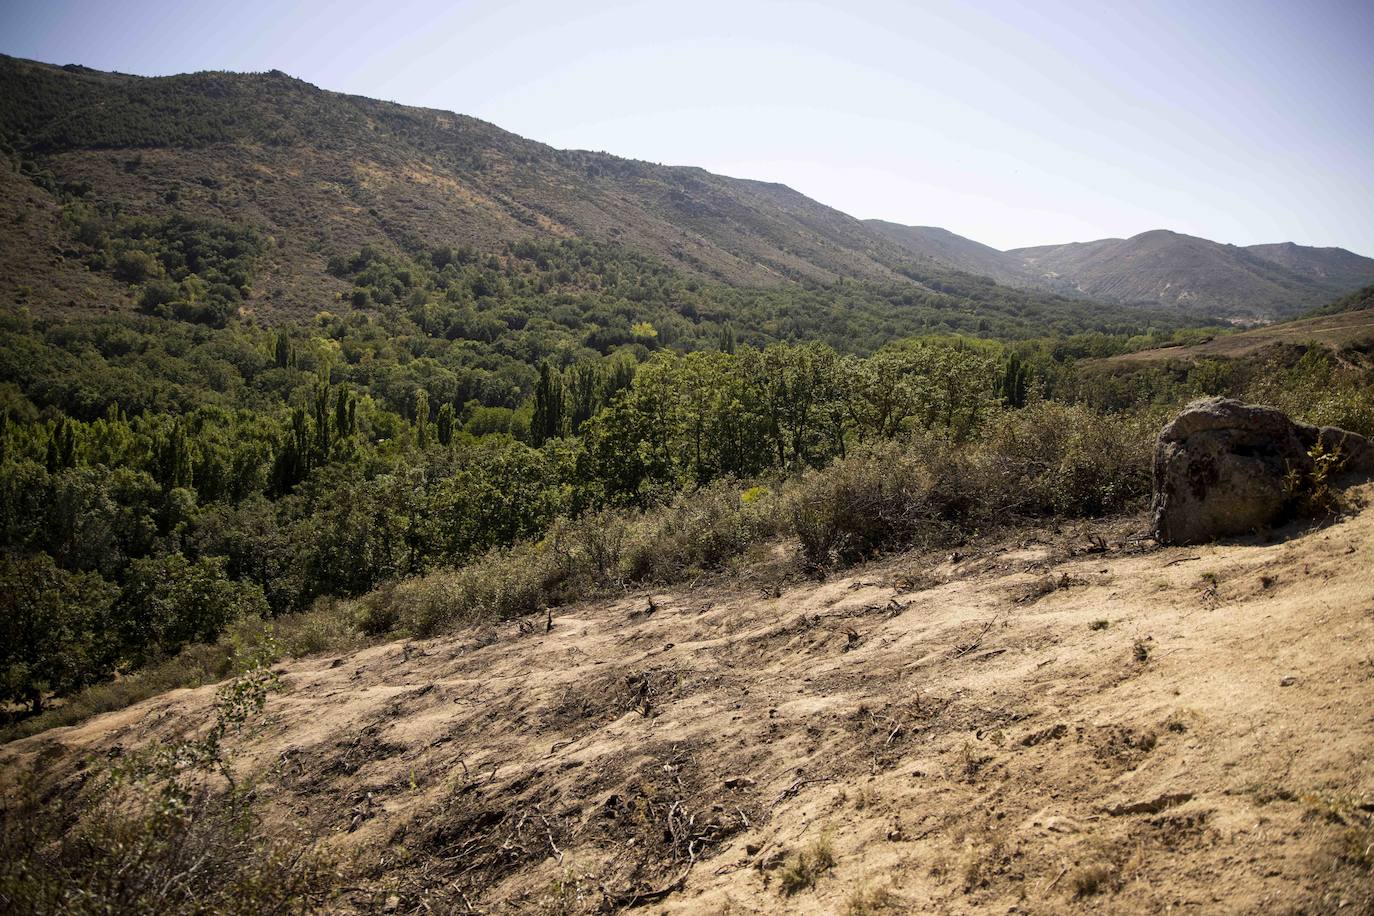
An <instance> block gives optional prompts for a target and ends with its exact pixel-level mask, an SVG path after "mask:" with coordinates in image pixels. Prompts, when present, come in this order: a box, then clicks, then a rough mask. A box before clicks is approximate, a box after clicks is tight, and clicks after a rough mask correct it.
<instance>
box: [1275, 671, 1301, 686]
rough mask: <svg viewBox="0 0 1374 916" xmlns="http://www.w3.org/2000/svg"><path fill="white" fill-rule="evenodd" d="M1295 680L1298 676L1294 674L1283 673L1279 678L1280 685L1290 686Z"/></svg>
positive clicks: (1296, 680)
mask: <svg viewBox="0 0 1374 916" xmlns="http://www.w3.org/2000/svg"><path fill="white" fill-rule="evenodd" d="M1297 682H1298V677H1297V675H1295V674H1285V675H1284V676H1283V677H1281V678H1279V686H1280V687H1292V686H1293V685H1294V684H1296V683H1297Z"/></svg>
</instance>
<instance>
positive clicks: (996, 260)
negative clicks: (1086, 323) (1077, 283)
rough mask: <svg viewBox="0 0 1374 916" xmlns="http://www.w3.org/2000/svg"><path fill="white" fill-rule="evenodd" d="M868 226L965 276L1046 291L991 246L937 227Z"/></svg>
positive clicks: (1016, 260)
mask: <svg viewBox="0 0 1374 916" xmlns="http://www.w3.org/2000/svg"><path fill="white" fill-rule="evenodd" d="M864 225H865V226H867V227H868V228H869V229H870V230H872V231H873V232H875V233H876V234H878V235H880V236H882V237H883V238H885V239H887V240H888V241H890V242H893V243H894V244H897V245H900V246H901V247H902V248H903V249H905V250H906V251H908V252H910V253H911V254H913V255H915V256H917V257H921V258H929V259H930V260H932V261H934V262H935V263H937V264H942V265H944V266H946V267H952V268H954V269H955V270H962V271H964V272H965V273H971V274H978V275H980V276H984V277H991V278H992V279H994V280H996V281H997V282H998V283H1005V284H1007V285H1008V286H1020V287H1023V288H1035V287H1041V288H1044V287H1045V286H1046V284H1044V283H1041V282H1040V281H1039V278H1038V277H1037V276H1036V275H1035V273H1034V272H1033V271H1030V270H1027V269H1026V266H1025V265H1024V264H1023V263H1022V262H1021V260H1020V259H1019V258H1016V257H1013V256H1012V255H1009V254H1007V253H1006V252H1003V251H998V250H997V249H996V248H993V247H991V246H990V245H984V244H983V243H982V242H975V241H973V240H972V239H966V238H964V237H963V236H962V235H955V234H954V233H953V232H950V231H949V230H948V229H940V228H937V227H935V226H903V225H900V224H898V223H889V222H887V221H885V220H881V219H867V220H864Z"/></svg>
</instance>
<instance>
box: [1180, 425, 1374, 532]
mask: <svg viewBox="0 0 1374 916" xmlns="http://www.w3.org/2000/svg"><path fill="white" fill-rule="evenodd" d="M1318 444H1320V446H1321V450H1320V451H1318V450H1317V449H1316V448H1315V447H1316V446H1317V445H1318ZM1333 453H1334V454H1336V455H1338V456H1339V457H1338V459H1337V460H1336V461H1335V462H1333V463H1332V466H1331V467H1329V468H1328V469H1327V470H1329V471H1330V472H1337V471H1339V472H1354V473H1364V474H1369V473H1374V443H1371V442H1370V441H1369V440H1368V439H1366V438H1365V437H1364V436H1360V435H1357V434H1356V433H1351V432H1346V431H1345V430H1343V429H1336V428H1335V427H1331V426H1323V427H1316V426H1309V425H1307V424H1305V423H1294V422H1293V421H1292V420H1290V419H1289V418H1288V417H1287V415H1285V414H1284V413H1283V412H1282V411H1279V410H1275V409H1274V408H1272V407H1257V406H1255V405H1252V404H1242V403H1241V402H1240V401H1234V400H1231V399H1229V398H1207V399H1204V400H1201V401H1194V402H1193V403H1191V404H1189V405H1188V406H1187V407H1185V408H1184V409H1183V412H1182V413H1181V414H1179V415H1178V417H1177V418H1176V419H1175V420H1174V421H1173V422H1172V423H1170V424H1169V425H1168V426H1166V427H1164V429H1163V430H1162V431H1161V432H1160V434H1159V441H1158V443H1157V444H1156V445H1155V467H1154V506H1153V512H1154V534H1155V537H1156V538H1158V539H1159V541H1160V542H1161V543H1164V544H1197V543H1201V542H1203V541H1210V540H1212V539H1213V538H1218V537H1225V536H1227V535H1237V534H1248V533H1250V532H1253V531H1256V530H1258V529H1261V528H1265V527H1268V526H1270V525H1273V524H1275V523H1276V522H1280V521H1282V520H1283V519H1285V518H1287V517H1288V516H1290V515H1291V514H1292V513H1293V511H1294V510H1295V508H1296V507H1297V506H1298V505H1299V503H1300V502H1301V498H1302V496H1303V494H1304V488H1307V487H1310V486H1311V484H1312V481H1313V479H1314V477H1313V472H1314V470H1315V469H1316V463H1315V462H1314V460H1313V456H1314V455H1315V454H1333Z"/></svg>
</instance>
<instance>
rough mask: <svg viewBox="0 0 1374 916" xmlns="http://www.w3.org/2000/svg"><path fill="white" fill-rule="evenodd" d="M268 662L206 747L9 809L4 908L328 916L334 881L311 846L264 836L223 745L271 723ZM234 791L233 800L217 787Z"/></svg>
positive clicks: (2, 851)
mask: <svg viewBox="0 0 1374 916" xmlns="http://www.w3.org/2000/svg"><path fill="white" fill-rule="evenodd" d="M262 661H263V660H259V661H258V663H256V664H253V665H251V666H250V667H249V669H248V670H247V671H246V672H245V673H244V674H243V675H242V676H241V677H239V678H237V679H236V680H234V681H232V682H230V683H229V684H226V685H225V687H224V688H222V689H221V691H220V693H219V697H218V702H217V704H216V708H215V718H214V720H213V721H212V722H211V723H210V725H209V728H208V730H206V731H204V733H203V735H202V736H201V737H199V738H194V739H186V740H182V741H177V742H173V743H171V744H166V745H161V744H159V745H153V746H151V747H148V748H145V749H141V750H139V751H136V752H134V753H133V754H131V755H130V756H129V757H128V758H127V759H125V760H122V761H120V762H118V763H116V764H114V765H112V766H111V767H109V768H108V769H105V770H104V772H103V775H93V778H91V779H89V780H87V783H86V788H84V789H76V790H70V789H69V791H74V792H75V793H76V794H73V795H67V796H58V798H59V799H60V801H58V802H57V803H56V805H55V807H56V808H57V810H54V804H53V803H52V802H47V801H46V799H47V798H48V797H49V795H50V794H51V793H48V792H44V791H42V790H41V788H40V787H39V786H36V785H32V786H26V787H25V789H26V790H27V791H24V792H22V793H20V796H19V801H18V803H17V804H14V805H8V804H7V805H5V806H3V807H0V900H3V901H4V902H5V904H6V905H7V907H8V909H9V911H11V912H16V913H58V912H61V913H72V914H92V916H94V914H103V913H148V914H152V913H165V912H197V913H244V914H249V913H289V912H299V911H302V910H305V909H310V908H312V907H318V906H320V905H322V904H323V903H324V902H325V900H326V899H327V897H328V895H329V894H330V892H331V890H332V884H333V881H334V873H333V872H332V870H331V868H330V864H329V862H328V861H327V860H326V859H324V858H323V857H322V856H321V855H320V854H319V853H318V852H316V851H315V849H314V844H313V843H312V842H311V841H310V838H309V837H304V836H299V835H285V834H283V833H274V832H272V831H268V830H265V829H264V826H263V824H262V823H261V822H260V820H259V819H258V817H257V815H256V811H255V808H254V798H255V795H254V793H253V791H252V790H251V787H247V786H243V787H240V786H236V785H235V784H234V781H233V778H232V773H231V769H230V758H229V755H228V751H227V748H226V745H225V743H224V739H225V738H227V737H229V736H230V735H232V734H233V733H234V732H236V731H237V730H239V729H240V728H242V727H243V726H245V725H247V724H250V723H251V721H252V720H254V719H255V718H256V717H257V716H258V715H259V714H260V712H261V710H262V708H263V703H264V702H265V700H266V694H267V692H268V691H269V690H270V689H272V688H273V685H274V679H273V677H272V675H271V674H270V672H269V671H268V670H267V668H266V665H265V664H263V663H262ZM216 773H219V774H222V775H224V776H226V777H228V779H229V789H228V790H227V791H217V790H215V789H214V788H212V786H211V782H212V781H213V780H212V778H211V777H213V776H214V774H216Z"/></svg>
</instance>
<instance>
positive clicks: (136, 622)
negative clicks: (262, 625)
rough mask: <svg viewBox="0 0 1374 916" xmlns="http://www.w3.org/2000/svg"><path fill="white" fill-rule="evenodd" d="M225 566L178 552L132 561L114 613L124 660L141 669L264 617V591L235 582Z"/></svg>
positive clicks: (219, 559)
mask: <svg viewBox="0 0 1374 916" xmlns="http://www.w3.org/2000/svg"><path fill="white" fill-rule="evenodd" d="M225 563H226V560H225V558H224V557H203V558H201V559H199V560H194V561H192V560H188V559H187V558H186V557H184V556H182V555H181V554H180V553H173V554H169V555H167V556H165V557H150V558H147V559H142V560H135V561H133V563H131V564H130V567H129V573H128V580H127V581H126V583H125V585H124V589H123V592H122V593H121V594H120V596H119V602H118V604H117V605H116V607H115V612H114V613H115V618H116V619H115V627H116V628H117V630H118V632H119V633H120V635H121V641H122V644H123V648H124V653H125V655H126V657H127V658H129V659H130V660H131V661H132V662H134V663H135V664H142V663H146V662H147V661H150V660H152V659H155V658H159V657H166V656H170V655H174V654H175V653H176V652H177V651H179V650H180V649H181V647H182V646H185V645H187V644H188V643H193V642H213V641H214V640H215V639H217V638H218V637H219V635H220V633H222V632H224V628H225V627H226V626H228V625H229V623H230V622H231V621H234V620H237V619H239V618H241V617H249V616H264V615H266V614H267V610H268V608H267V599H266V598H265V597H264V596H263V593H262V589H261V588H259V587H258V586H257V585H256V584H252V583H247V582H235V581H232V580H231V579H230V578H229V577H228V575H227V574H226V572H225Z"/></svg>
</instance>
